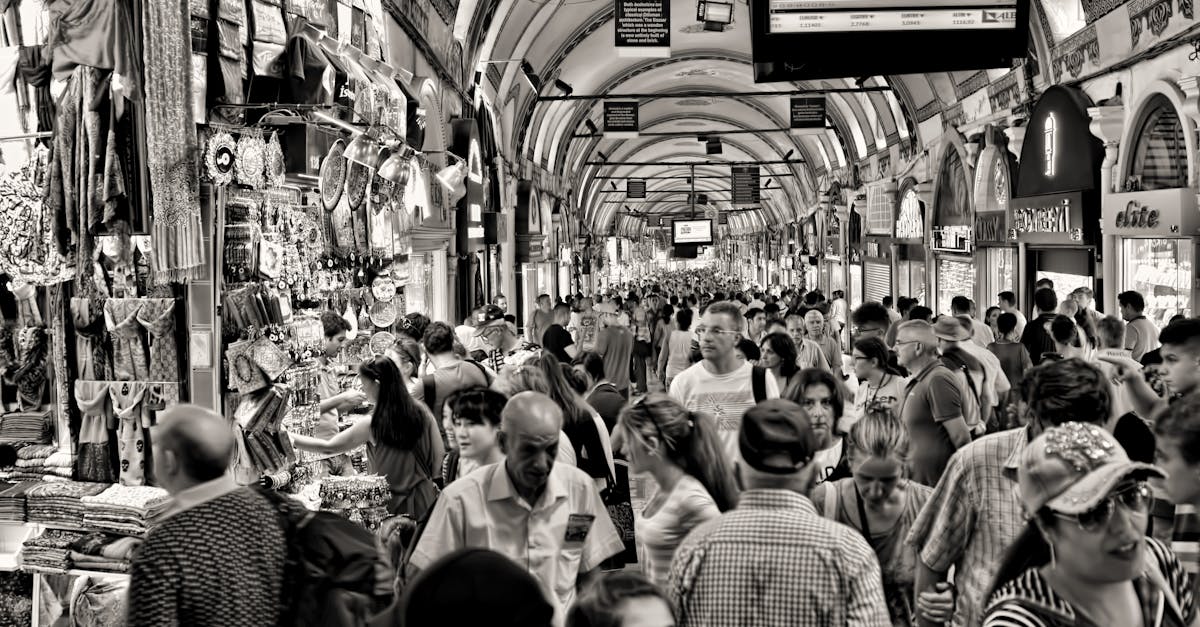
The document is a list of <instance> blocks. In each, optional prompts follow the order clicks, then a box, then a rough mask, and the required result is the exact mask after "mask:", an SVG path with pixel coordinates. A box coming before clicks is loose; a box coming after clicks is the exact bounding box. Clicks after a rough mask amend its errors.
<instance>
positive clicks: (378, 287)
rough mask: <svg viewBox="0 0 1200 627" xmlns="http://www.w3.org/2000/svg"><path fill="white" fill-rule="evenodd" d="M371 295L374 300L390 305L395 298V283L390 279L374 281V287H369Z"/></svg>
mask: <svg viewBox="0 0 1200 627" xmlns="http://www.w3.org/2000/svg"><path fill="white" fill-rule="evenodd" d="M371 294H372V295H373V296H375V300H379V301H383V302H385V303H390V302H392V299H393V298H395V297H396V282H395V281H393V280H391V279H390V278H380V279H375V285H373V286H371Z"/></svg>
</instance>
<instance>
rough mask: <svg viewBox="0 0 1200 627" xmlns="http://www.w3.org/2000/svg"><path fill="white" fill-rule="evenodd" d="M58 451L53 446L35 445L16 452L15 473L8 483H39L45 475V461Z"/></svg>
mask: <svg viewBox="0 0 1200 627" xmlns="http://www.w3.org/2000/svg"><path fill="white" fill-rule="evenodd" d="M57 450H58V449H57V448H55V446H54V445H53V444H35V445H33V446H26V447H24V448H21V449H19V450H17V468H16V472H14V473H13V474H12V475H10V476H9V481H41V479H42V476H43V475H45V474H46V459H47V458H48V457H50V456H51V455H53V454H54V452H55V451H57Z"/></svg>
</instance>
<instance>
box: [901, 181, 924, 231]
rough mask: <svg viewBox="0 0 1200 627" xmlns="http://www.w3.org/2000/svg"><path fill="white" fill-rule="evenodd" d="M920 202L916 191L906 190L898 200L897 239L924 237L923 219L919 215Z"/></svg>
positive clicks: (920, 209)
mask: <svg viewBox="0 0 1200 627" xmlns="http://www.w3.org/2000/svg"><path fill="white" fill-rule="evenodd" d="M921 211H922V203H921V199H920V198H918V197H917V192H916V191H914V190H911V189H910V190H908V192H906V193H905V194H904V198H903V199H902V200H901V201H900V217H899V218H898V219H897V220H896V237H897V238H898V239H921V238H923V237H925V219H924V216H922V215H921Z"/></svg>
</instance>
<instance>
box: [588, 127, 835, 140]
mask: <svg viewBox="0 0 1200 627" xmlns="http://www.w3.org/2000/svg"><path fill="white" fill-rule="evenodd" d="M825 128H826V130H833V128H834V127H833V125H831V124H827V125H825ZM791 132H792V129H790V128H751V129H737V130H728V131H657V132H655V131H639V132H638V137H702V136H703V137H711V136H713V135H751V134H753V135H761V134H763V133H791ZM604 137H605V135H604V133H577V134H575V135H572V136H571V139H596V138H599V139H604ZM697 141H698V140H697Z"/></svg>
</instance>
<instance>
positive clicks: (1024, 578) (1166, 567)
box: [983, 422, 1196, 627]
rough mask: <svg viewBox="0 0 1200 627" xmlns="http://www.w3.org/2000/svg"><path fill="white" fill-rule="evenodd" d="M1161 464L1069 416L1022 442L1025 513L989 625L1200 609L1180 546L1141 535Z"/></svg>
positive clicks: (1090, 621)
mask: <svg viewBox="0 0 1200 627" xmlns="http://www.w3.org/2000/svg"><path fill="white" fill-rule="evenodd" d="M1163 476H1164V473H1163V472H1162V470H1160V469H1159V468H1158V467H1156V466H1152V465H1149V464H1143V463H1139V462H1134V461H1130V459H1129V456H1128V455H1126V454H1125V450H1124V449H1122V448H1121V445H1120V444H1118V443H1117V441H1116V439H1114V438H1113V437H1112V435H1110V434H1109V433H1108V432H1107V431H1105V430H1104V429H1101V428H1100V427H1098V426H1096V425H1091V424H1084V423H1078V422H1069V423H1066V424H1064V425H1062V426H1059V427H1053V428H1051V429H1048V430H1046V431H1045V432H1044V433H1042V434H1041V435H1039V436H1038V437H1037V439H1035V440H1034V441H1033V442H1031V443H1030V444H1029V445H1028V446H1026V448H1025V449H1024V450H1023V451H1022V452H1021V461H1020V464H1019V465H1018V466H1017V486H1018V494H1019V498H1020V501H1021V506H1022V508H1023V510H1024V511H1025V514H1026V516H1027V517H1028V519H1029V523H1028V525H1027V527H1026V529H1025V531H1024V532H1023V533H1022V535H1021V536H1020V537H1019V538H1018V539H1017V540H1016V542H1014V543H1013V545H1012V546H1011V547H1009V550H1008V554H1007V555H1006V556H1005V558H1004V561H1003V562H1002V563H1001V565H1000V568H999V572H998V573H997V575H996V579H995V583H994V584H993V586H992V591H991V593H990V594H989V595H988V601H987V604H986V606H985V611H984V621H983V625H984V627H1058V626H1065V625H1071V626H1086V627H1107V626H1110V625H1111V626H1117V625H1120V626H1121V627H1143V626H1145V627H1151V626H1154V627H1158V626H1162V627H1185V626H1188V625H1192V624H1194V621H1195V620H1196V609H1195V605H1194V600H1193V598H1192V592H1191V590H1190V587H1189V585H1188V578H1187V575H1186V574H1185V573H1184V571H1183V570H1182V568H1181V567H1180V565H1179V561H1178V560H1177V559H1176V557H1175V555H1174V554H1173V553H1171V551H1170V550H1169V549H1168V548H1166V547H1165V546H1164V545H1163V544H1161V543H1160V542H1158V541H1157V540H1154V539H1153V538H1150V537H1147V536H1146V535H1145V531H1146V522H1147V517H1148V515H1149V514H1148V512H1149V508H1150V502H1151V500H1152V497H1151V492H1150V488H1149V486H1148V485H1147V484H1146V479H1148V478H1151V477H1159V478H1161V477H1163Z"/></svg>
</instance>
